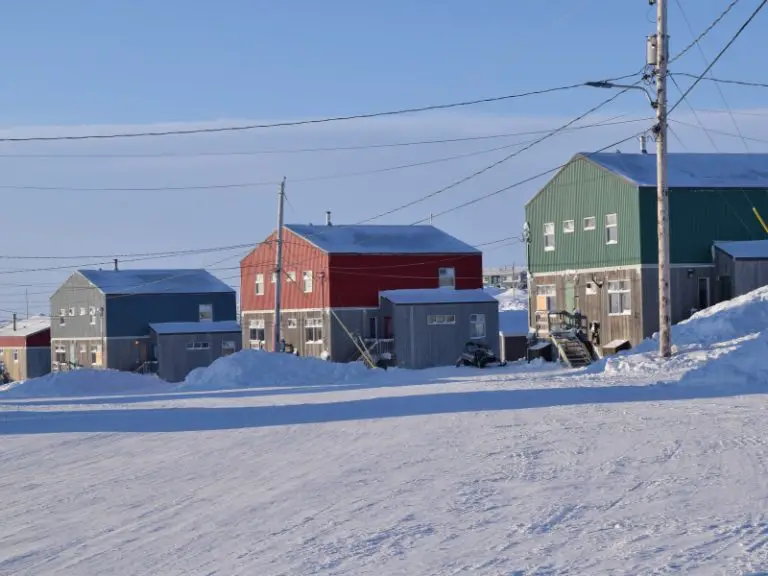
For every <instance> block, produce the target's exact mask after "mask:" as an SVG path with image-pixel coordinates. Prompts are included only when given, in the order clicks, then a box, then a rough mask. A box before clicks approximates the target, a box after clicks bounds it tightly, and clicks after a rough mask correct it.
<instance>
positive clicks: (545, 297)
mask: <svg viewBox="0 0 768 576" xmlns="http://www.w3.org/2000/svg"><path fill="white" fill-rule="evenodd" d="M556 305H557V290H556V289H555V285H554V284H541V285H539V286H536V310H541V311H547V312H553V311H554V310H555V307H556Z"/></svg>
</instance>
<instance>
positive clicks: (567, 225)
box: [563, 220, 576, 234]
mask: <svg viewBox="0 0 768 576" xmlns="http://www.w3.org/2000/svg"><path fill="white" fill-rule="evenodd" d="M575 231H576V223H575V222H574V221H573V220H563V234H573V233H574V232H575Z"/></svg>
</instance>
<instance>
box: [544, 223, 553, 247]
mask: <svg viewBox="0 0 768 576" xmlns="http://www.w3.org/2000/svg"><path fill="white" fill-rule="evenodd" d="M554 249H555V223H554V222H547V223H546V224H544V250H546V251H547V252H552V251H553V250H554Z"/></svg>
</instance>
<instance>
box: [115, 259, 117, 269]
mask: <svg viewBox="0 0 768 576" xmlns="http://www.w3.org/2000/svg"><path fill="white" fill-rule="evenodd" d="M115 272H117V258H115Z"/></svg>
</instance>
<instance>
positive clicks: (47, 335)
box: [27, 328, 51, 348]
mask: <svg viewBox="0 0 768 576" xmlns="http://www.w3.org/2000/svg"><path fill="white" fill-rule="evenodd" d="M50 345H51V329H50V328H46V329H45V330H41V331H40V332H38V333H37V334H32V335H31V336H30V337H29V338H27V346H28V347H30V348H35V347H39V346H50Z"/></svg>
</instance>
